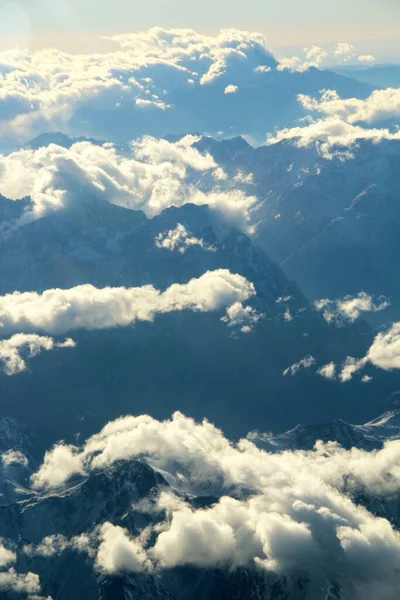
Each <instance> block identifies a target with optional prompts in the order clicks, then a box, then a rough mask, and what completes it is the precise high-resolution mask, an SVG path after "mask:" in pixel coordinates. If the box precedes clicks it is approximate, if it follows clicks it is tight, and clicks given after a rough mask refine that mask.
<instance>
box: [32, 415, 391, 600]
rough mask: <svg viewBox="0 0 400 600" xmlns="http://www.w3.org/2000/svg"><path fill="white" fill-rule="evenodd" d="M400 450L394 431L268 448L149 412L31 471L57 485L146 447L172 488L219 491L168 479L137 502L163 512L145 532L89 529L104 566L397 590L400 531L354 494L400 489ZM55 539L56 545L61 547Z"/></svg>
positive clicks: (384, 593)
mask: <svg viewBox="0 0 400 600" xmlns="http://www.w3.org/2000/svg"><path fill="white" fill-rule="evenodd" d="M399 453H400V442H399V441H397V440H396V441H390V442H387V443H386V444H385V446H384V448H383V449H382V450H379V451H373V452H367V451H364V450H359V449H356V448H353V449H352V450H350V451H346V450H344V449H343V448H341V447H339V446H338V445H337V444H335V443H327V444H323V443H322V442H318V443H317V444H316V446H315V448H314V450H312V451H285V452H280V453H276V454H271V453H268V452H265V451H264V450H262V449H260V448H258V447H256V446H255V445H254V444H253V443H252V442H251V441H250V440H249V439H247V440H240V441H239V442H238V443H237V444H232V443H231V442H230V441H229V440H227V439H226V438H225V437H224V436H223V434H222V433H221V432H220V431H219V430H218V429H216V428H215V427H214V426H213V425H211V424H210V423H208V422H207V421H203V422H202V423H196V422H195V421H193V420H192V419H189V418H186V417H185V416H183V415H182V414H180V413H175V414H174V415H173V417H172V419H170V420H166V421H157V420H155V419H153V418H151V417H149V416H145V415H142V416H139V417H124V418H120V419H118V420H116V421H114V422H111V423H109V424H108V425H106V426H105V427H104V429H103V430H102V431H101V432H100V433H99V434H96V435H94V436H93V437H91V438H89V439H88V441H87V442H86V443H85V444H84V446H82V447H74V446H66V445H62V444H61V445H57V446H56V447H55V448H54V449H53V450H51V451H49V452H48V453H47V454H46V456H45V459H44V462H43V464H42V466H41V467H40V469H39V471H38V472H37V473H35V474H34V476H33V478H32V482H33V485H34V486H35V487H36V488H37V489H41V488H44V489H48V488H52V487H57V486H60V485H63V484H64V483H65V482H66V481H68V478H69V477H70V476H71V475H73V474H89V473H91V472H93V471H96V470H97V469H103V468H107V467H108V466H110V465H112V464H113V463H115V462H116V461H118V460H129V459H134V458H139V457H141V458H142V459H146V460H147V461H148V462H149V463H150V464H151V465H153V466H154V467H156V468H158V469H160V470H161V472H162V473H163V474H164V476H165V477H167V479H168V480H169V481H170V483H171V484H172V485H173V486H174V487H175V488H177V489H179V490H182V491H184V492H185V493H194V494H197V495H199V494H200V495H204V494H205V495H215V496H216V497H217V498H218V500H216V501H215V503H213V504H212V505H211V506H209V507H208V508H204V509H196V508H194V507H193V506H191V504H190V503H188V502H187V501H186V500H184V499H183V498H182V497H181V496H179V495H178V494H177V493H176V492H175V491H174V490H173V489H170V490H169V491H168V489H165V488H164V489H163V491H161V493H160V495H159V496H158V498H155V499H153V500H150V499H149V500H146V501H145V502H144V503H142V504H141V505H138V506H134V507H133V510H135V511H139V512H147V513H149V514H151V515H153V519H155V520H153V525H151V526H149V527H147V528H145V529H144V530H142V531H141V532H140V533H139V534H138V535H136V536H132V534H131V533H129V532H128V531H127V530H125V529H123V528H121V527H120V526H115V525H114V524H112V523H108V522H106V523H104V524H103V525H101V526H100V527H99V528H98V529H96V530H95V531H93V532H89V537H88V538H86V542H85V543H84V544H81V547H80V549H81V550H85V549H86V551H88V552H89V554H90V555H93V556H94V565H95V568H97V569H99V570H101V571H104V572H106V573H123V572H129V571H131V572H138V571H142V572H143V571H144V572H146V571H147V572H150V571H152V570H154V569H166V568H170V567H174V566H180V565H195V566H198V567H228V568H235V567H237V566H247V567H251V566H255V567H257V568H261V569H264V570H266V571H270V572H274V573H278V574H285V575H286V574H292V575H296V574H299V573H301V572H306V573H308V575H309V576H310V577H311V579H314V580H315V581H319V580H320V581H323V580H326V579H327V578H328V580H330V581H332V580H336V581H337V583H340V585H342V586H343V587H344V588H345V589H346V591H347V593H348V594H349V595H350V597H353V598H371V600H372V598H374V597H378V596H379V597H380V598H382V599H383V598H385V600H395V598H396V593H397V592H396V589H397V578H398V569H399V567H400V558H399V557H400V536H399V533H398V532H397V531H396V530H395V529H394V528H393V526H392V525H391V524H390V523H389V522H388V521H387V520H385V519H382V518H377V517H375V516H373V515H372V514H371V513H369V512H368V511H367V510H366V509H365V508H363V507H361V506H359V505H357V503H356V502H355V500H354V498H355V497H356V496H357V494H361V495H362V496H363V497H364V498H365V497H371V498H373V497H377V496H379V497H380V498H381V499H382V501H384V500H385V499H389V498H390V497H392V495H393V494H396V493H398V490H399V485H400V475H399V470H398V466H397V465H398V460H399ZM53 541H54V540H53ZM53 541H52V542H51V544H50V542H48V543H47V546H49V545H50V546H51V547H52V548H53V550H52V553H54V552H56V553H57V552H59V551H62V549H63V548H61V547H60V544H59V541H57V543H56V542H55V541H54V543H56V548H55V550H54V543H53ZM61 541H62V544H61V546H62V547H64V546H65V540H61ZM71 543H72V542H71ZM74 543H75V542H74ZM57 548H58V549H57ZM42 554H43V553H42ZM378 557H379V559H378ZM377 590H378V592H379V593H378V592H377ZM377 593H378V596H374V594H377Z"/></svg>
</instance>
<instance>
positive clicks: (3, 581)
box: [0, 568, 40, 594]
mask: <svg viewBox="0 0 400 600" xmlns="http://www.w3.org/2000/svg"><path fill="white" fill-rule="evenodd" d="M0 591H3V592H15V593H17V594H39V593H40V582H39V576H38V575H36V573H30V572H29V573H17V572H16V571H15V569H14V568H11V569H9V570H8V571H0Z"/></svg>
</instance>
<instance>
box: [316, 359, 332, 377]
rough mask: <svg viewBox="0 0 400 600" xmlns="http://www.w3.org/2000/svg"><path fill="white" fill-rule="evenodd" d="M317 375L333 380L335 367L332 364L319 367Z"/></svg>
mask: <svg viewBox="0 0 400 600" xmlns="http://www.w3.org/2000/svg"><path fill="white" fill-rule="evenodd" d="M317 373H318V375H321V377H325V379H335V377H336V365H335V363H334V362H330V363H327V364H326V365H323V366H322V367H320V368H319V369H318V371H317Z"/></svg>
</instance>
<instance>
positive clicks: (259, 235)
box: [199, 139, 400, 324]
mask: <svg viewBox="0 0 400 600" xmlns="http://www.w3.org/2000/svg"><path fill="white" fill-rule="evenodd" d="M199 144H201V147H202V148H204V149H205V148H207V149H208V151H209V152H211V153H212V154H213V156H216V157H218V158H219V159H220V161H221V164H223V166H224V168H226V169H227V170H228V172H229V173H230V174H231V175H233V174H234V173H235V171H237V170H241V171H243V172H244V173H250V174H252V177H253V184H252V185H251V186H248V187H247V189H248V191H250V192H251V193H255V194H256V196H257V197H258V198H259V199H260V201H262V205H261V207H260V208H259V210H258V212H257V213H256V217H255V220H256V222H257V230H256V234H255V240H256V241H257V243H258V244H260V246H261V247H262V248H263V249H264V250H265V251H266V252H267V253H268V254H269V255H270V256H271V258H272V259H273V260H275V261H276V262H278V263H279V264H280V266H281V267H282V269H283V270H284V272H285V273H286V275H287V276H288V277H289V278H290V279H295V280H296V282H297V283H298V284H299V286H300V287H301V289H302V290H303V292H304V293H305V295H306V296H307V297H308V298H309V299H310V300H316V299H320V298H341V297H343V296H345V295H348V294H350V295H356V294H358V293H359V292H360V291H362V290H363V291H366V292H367V293H371V294H375V295H376V296H377V297H379V296H381V295H383V296H386V297H388V298H389V299H390V300H391V302H392V305H391V307H390V308H389V309H388V310H387V311H385V312H384V313H381V314H371V315H367V316H366V318H368V319H369V320H370V322H371V323H373V324H381V323H382V322H388V321H390V320H394V319H398V318H399V316H400V315H399V311H398V306H399V302H400V279H399V277H397V276H396V273H397V267H396V265H397V262H398V260H399V257H400V243H399V238H398V235H397V231H398V227H399V223H400V212H399V204H398V189H399V185H400V179H399V173H400V141H395V140H382V141H380V142H379V143H374V142H372V141H369V140H359V141H358V142H357V144H355V145H354V147H352V148H351V149H350V154H351V156H349V157H347V158H346V159H345V160H344V159H343V156H342V155H341V153H340V152H339V151H340V150H343V149H339V148H336V149H335V148H333V149H332V153H333V156H332V157H331V158H330V159H327V158H325V157H324V156H323V155H322V153H321V149H320V145H319V144H318V143H314V144H311V145H310V146H307V147H299V145H298V140H296V139H293V140H284V141H282V142H279V143H277V144H273V145H271V146H262V147H259V148H252V147H251V146H247V147H246V148H245V149H243V144H240V151H239V145H236V143H235V141H234V140H228V141H224V142H220V143H219V142H215V141H213V142H210V141H209V140H207V139H205V140H202V141H201V142H199ZM233 145H235V147H237V149H238V151H237V153H236V155H235V156H233V157H229V154H227V153H228V150H227V148H228V147H229V148H230V152H232V146H233ZM224 156H226V159H225V161H224ZM382 319H384V321H382Z"/></svg>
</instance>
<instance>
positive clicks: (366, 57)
mask: <svg viewBox="0 0 400 600" xmlns="http://www.w3.org/2000/svg"><path fill="white" fill-rule="evenodd" d="M357 60H358V61H359V62H362V63H373V62H375V61H376V58H375V56H372V54H361V55H360V56H359V57H358V59H357Z"/></svg>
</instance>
